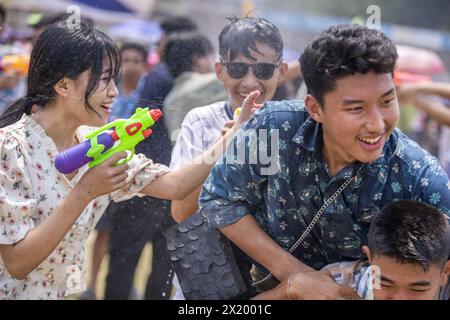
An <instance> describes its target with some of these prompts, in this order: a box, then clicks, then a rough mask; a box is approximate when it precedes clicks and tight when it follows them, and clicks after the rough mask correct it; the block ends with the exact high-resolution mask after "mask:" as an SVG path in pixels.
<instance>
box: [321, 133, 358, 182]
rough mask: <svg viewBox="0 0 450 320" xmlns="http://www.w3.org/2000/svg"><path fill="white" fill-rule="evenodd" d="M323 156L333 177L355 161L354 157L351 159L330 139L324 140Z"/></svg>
mask: <svg viewBox="0 0 450 320" xmlns="http://www.w3.org/2000/svg"><path fill="white" fill-rule="evenodd" d="M322 152H323V157H324V159H325V161H326V162H327V166H328V172H329V173H330V176H331V177H334V176H336V175H337V174H338V173H339V172H340V171H341V170H342V169H344V168H346V167H347V166H349V165H351V164H352V163H354V161H355V160H354V159H350V158H349V157H348V156H347V155H346V154H345V153H344V152H342V151H341V150H338V149H336V147H335V145H334V144H332V143H330V142H329V141H328V139H325V137H324V141H323V149H322Z"/></svg>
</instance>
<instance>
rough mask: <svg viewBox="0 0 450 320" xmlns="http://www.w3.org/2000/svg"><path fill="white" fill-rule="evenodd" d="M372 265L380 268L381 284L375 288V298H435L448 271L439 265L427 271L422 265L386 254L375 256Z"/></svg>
mask: <svg viewBox="0 0 450 320" xmlns="http://www.w3.org/2000/svg"><path fill="white" fill-rule="evenodd" d="M370 264H371V265H372V266H378V267H379V270H380V273H381V274H380V282H379V284H380V286H379V288H375V289H374V290H373V293H374V298H375V300H434V299H436V298H437V296H438V294H439V290H440V288H441V286H443V285H444V284H446V282H447V280H448V273H447V271H446V269H445V268H444V269H443V268H442V267H441V266H438V265H431V266H430V268H429V269H428V271H427V272H425V271H424V270H423V268H422V266H421V265H419V264H412V263H407V264H403V263H400V262H398V261H397V260H396V259H393V258H390V257H386V256H374V257H372V259H370Z"/></svg>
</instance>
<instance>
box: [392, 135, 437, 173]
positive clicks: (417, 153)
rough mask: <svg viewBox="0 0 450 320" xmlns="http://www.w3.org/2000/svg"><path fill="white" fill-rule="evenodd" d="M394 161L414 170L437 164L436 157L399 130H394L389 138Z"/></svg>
mask: <svg viewBox="0 0 450 320" xmlns="http://www.w3.org/2000/svg"><path fill="white" fill-rule="evenodd" d="M390 144H391V150H392V152H393V156H394V159H395V158H397V159H400V160H401V161H403V163H405V164H406V166H407V167H414V169H415V170H417V169H419V168H421V167H423V166H425V165H430V164H436V165H438V164H439V161H438V160H437V158H436V157H434V156H433V155H431V154H430V153H429V152H428V151H426V150H425V149H423V148H422V147H421V146H420V145H419V144H418V143H417V142H415V141H414V140H412V139H410V138H409V137H408V136H407V135H405V134H404V133H403V132H402V131H401V130H400V129H395V130H394V132H393V134H392V136H391V138H390Z"/></svg>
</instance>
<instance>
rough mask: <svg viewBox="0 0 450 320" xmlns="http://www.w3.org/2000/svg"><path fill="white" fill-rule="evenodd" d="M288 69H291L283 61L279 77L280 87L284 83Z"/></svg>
mask: <svg viewBox="0 0 450 320" xmlns="http://www.w3.org/2000/svg"><path fill="white" fill-rule="evenodd" d="M288 68H289V66H288V64H287V63H286V62H284V61H283V62H282V63H281V65H280V74H279V76H278V85H280V84H281V83H283V82H284V80H285V77H286V74H287V72H288Z"/></svg>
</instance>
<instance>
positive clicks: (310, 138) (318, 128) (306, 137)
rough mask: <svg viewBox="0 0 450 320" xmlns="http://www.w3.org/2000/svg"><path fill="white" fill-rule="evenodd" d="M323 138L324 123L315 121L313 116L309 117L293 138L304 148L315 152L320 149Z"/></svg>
mask: <svg viewBox="0 0 450 320" xmlns="http://www.w3.org/2000/svg"><path fill="white" fill-rule="evenodd" d="M321 140H322V125H321V124H320V123H317V122H315V121H314V120H313V119H312V118H311V117H308V119H306V121H305V122H304V123H303V124H302V126H301V127H300V129H299V130H298V131H297V133H296V134H295V136H294V139H292V141H293V142H295V143H298V144H299V145H300V146H301V147H303V148H304V149H306V150H308V151H310V152H314V151H316V150H317V149H318V147H319V145H320V144H321V142H322V141H321Z"/></svg>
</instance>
